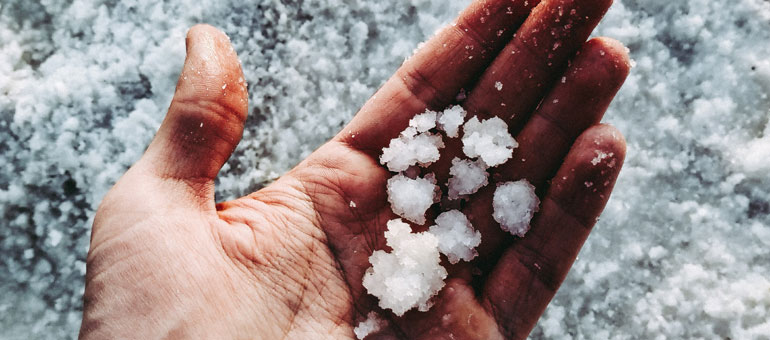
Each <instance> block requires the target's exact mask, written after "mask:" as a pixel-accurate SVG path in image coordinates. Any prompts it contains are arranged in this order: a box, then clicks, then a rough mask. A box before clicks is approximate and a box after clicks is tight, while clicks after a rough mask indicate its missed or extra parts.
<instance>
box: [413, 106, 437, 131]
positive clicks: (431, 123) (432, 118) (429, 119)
mask: <svg viewBox="0 0 770 340" xmlns="http://www.w3.org/2000/svg"><path fill="white" fill-rule="evenodd" d="M436 115H437V113H436V112H434V111H431V110H427V111H425V112H424V113H421V114H418V115H416V116H414V117H413V118H412V119H410V120H409V127H413V128H415V129H417V132H427V131H428V130H430V129H433V128H435V127H436Z"/></svg>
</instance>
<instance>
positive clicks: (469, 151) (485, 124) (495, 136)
mask: <svg viewBox="0 0 770 340" xmlns="http://www.w3.org/2000/svg"><path fill="white" fill-rule="evenodd" d="M462 140H463V152H464V153H465V155H466V156H468V157H470V158H476V157H479V158H480V159H481V160H482V161H484V163H485V164H486V165H487V166H489V167H495V166H498V165H500V164H503V163H505V162H506V161H507V160H508V159H509V158H511V157H512V156H513V149H515V148H517V147H519V143H517V142H516V140H515V139H513V137H512V136H511V134H510V132H508V124H506V123H505V122H504V121H503V120H502V119H500V118H499V117H492V118H490V119H486V120H484V121H479V119H478V118H477V117H476V116H474V117H473V118H471V119H469V120H468V121H467V122H466V123H465V125H463V139H462Z"/></svg>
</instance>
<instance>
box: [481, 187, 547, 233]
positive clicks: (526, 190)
mask: <svg viewBox="0 0 770 340" xmlns="http://www.w3.org/2000/svg"><path fill="white" fill-rule="evenodd" d="M492 207H493V208H494V213H493V214H492V216H493V217H494V219H495V221H497V223H500V227H501V228H503V230H505V231H507V232H509V233H511V234H513V235H518V236H520V237H523V236H524V234H526V233H527V231H529V222H530V220H532V216H533V215H534V214H535V213H536V212H537V211H538V210H539V209H540V200H539V199H538V198H537V194H535V187H534V186H532V184H530V183H529V182H528V181H527V180H526V179H523V180H520V181H516V182H507V183H505V184H503V185H500V186H498V187H497V190H495V195H494V197H493V198H492Z"/></svg>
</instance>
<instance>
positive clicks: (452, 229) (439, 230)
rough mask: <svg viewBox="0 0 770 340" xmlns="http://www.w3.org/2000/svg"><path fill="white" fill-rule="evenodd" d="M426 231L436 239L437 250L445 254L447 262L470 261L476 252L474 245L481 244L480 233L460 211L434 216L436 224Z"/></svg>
mask: <svg viewBox="0 0 770 340" xmlns="http://www.w3.org/2000/svg"><path fill="white" fill-rule="evenodd" d="M428 231H429V232H430V233H431V234H433V235H435V236H436V238H437V239H438V250H439V251H440V252H441V253H442V254H444V255H446V256H447V259H448V260H449V263H452V264H455V263H457V262H460V260H463V261H470V260H472V259H473V258H474V257H476V255H478V253H477V252H476V247H477V246H478V245H479V244H481V233H480V232H478V231H477V230H474V229H473V226H472V225H471V222H470V221H468V217H466V216H465V215H464V214H463V213H462V212H460V211H457V210H450V211H447V212H444V213H441V215H438V217H436V225H434V226H431V227H430V228H429V229H428Z"/></svg>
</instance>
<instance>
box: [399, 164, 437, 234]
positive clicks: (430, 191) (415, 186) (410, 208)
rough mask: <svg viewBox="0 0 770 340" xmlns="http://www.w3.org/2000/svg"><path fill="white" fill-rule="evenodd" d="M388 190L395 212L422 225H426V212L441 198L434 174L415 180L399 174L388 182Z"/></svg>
mask: <svg viewBox="0 0 770 340" xmlns="http://www.w3.org/2000/svg"><path fill="white" fill-rule="evenodd" d="M387 189H388V202H390V206H391V209H393V212H394V213H395V214H397V215H398V216H401V217H403V218H405V219H407V220H409V221H411V222H414V223H417V224H420V225H422V224H425V211H427V210H428V208H430V206H431V205H433V203H436V202H438V201H439V199H440V198H441V197H440V196H441V195H440V191H439V187H438V186H437V185H436V177H435V176H434V175H433V174H428V175H426V176H425V178H420V177H417V178H415V179H411V178H409V177H406V176H404V175H402V174H399V175H396V176H393V177H391V178H390V179H389V180H388V188H387Z"/></svg>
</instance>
